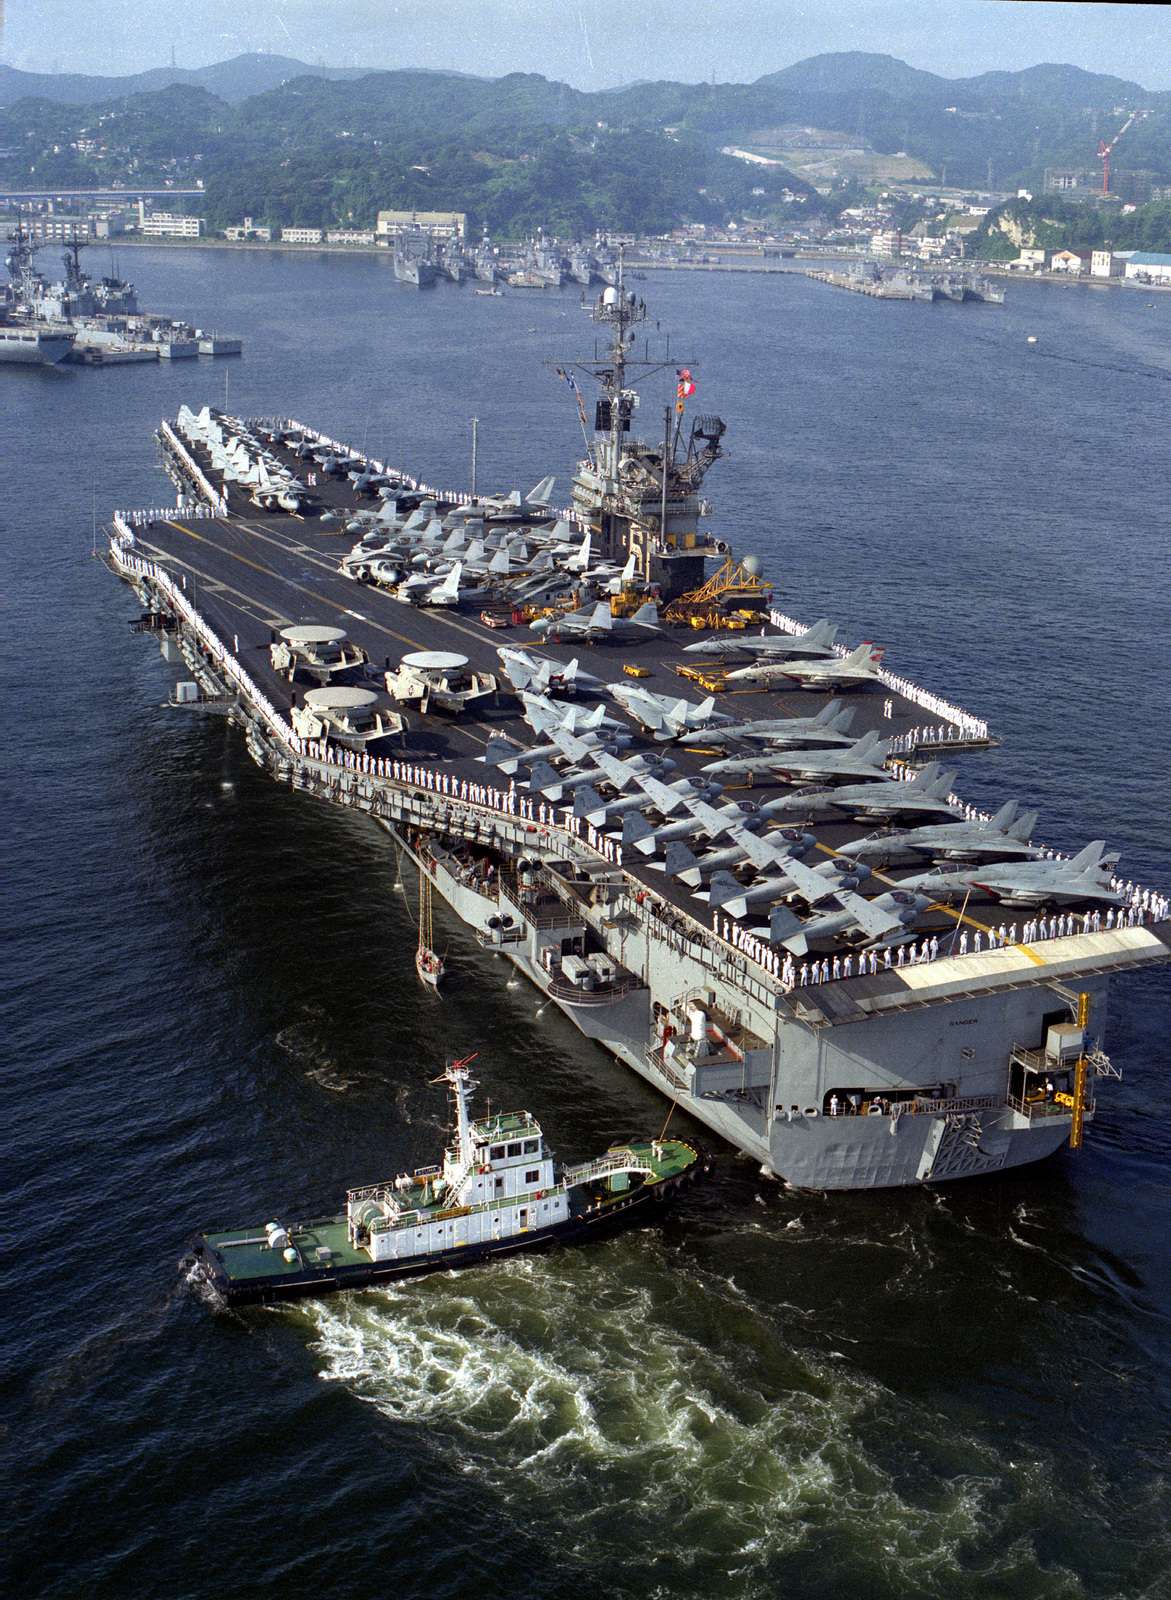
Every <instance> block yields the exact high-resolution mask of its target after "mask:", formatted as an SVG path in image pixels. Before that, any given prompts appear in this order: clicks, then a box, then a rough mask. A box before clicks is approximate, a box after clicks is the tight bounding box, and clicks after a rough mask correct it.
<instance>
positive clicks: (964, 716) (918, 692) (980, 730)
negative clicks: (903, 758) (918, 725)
mask: <svg viewBox="0 0 1171 1600" xmlns="http://www.w3.org/2000/svg"><path fill="white" fill-rule="evenodd" d="M882 681H883V683H885V684H886V686H887V687H888V688H889V689H896V690H897V691H898V693H899V694H901V695H902V697H903V699H904V700H910V701H912V702H913V703H914V704H915V705H917V706H922V707H923V708H924V709H925V710H926V711H934V713H935V715H936V716H937V717H946V718H947V720H948V721H949V722H951V723H954V724H955V726H956V727H957V728H958V729H959V730H960V738H962V739H986V738H987V737H988V724H987V723H986V722H982V721H981V720H980V719H979V718H978V717H970V716H969V715H968V713H967V712H966V711H961V710H960V708H959V707H958V706H953V705H949V704H948V702H947V701H946V700H944V699H941V698H940V696H939V695H937V694H932V693H931V692H930V691H929V690H927V689H920V688H919V686H918V685H917V684H914V683H912V682H911V681H910V680H909V679H908V678H896V677H895V676H894V675H893V673H889V672H884V673H882ZM931 731H932V732H934V729H932V730H931ZM920 742H923V741H920Z"/></svg>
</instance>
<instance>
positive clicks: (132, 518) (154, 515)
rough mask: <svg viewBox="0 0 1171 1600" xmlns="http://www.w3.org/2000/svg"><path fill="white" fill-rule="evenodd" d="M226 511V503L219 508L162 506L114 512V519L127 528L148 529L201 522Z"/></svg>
mask: <svg viewBox="0 0 1171 1600" xmlns="http://www.w3.org/2000/svg"><path fill="white" fill-rule="evenodd" d="M226 510H227V503H226V502H223V503H221V504H220V505H219V506H215V507H213V506H205V505H195V506H163V507H161V508H159V507H155V508H154V509H153V510H151V511H116V512H115V513H114V515H115V517H118V518H120V519H121V520H122V521H123V522H124V523H125V524H126V526H127V527H128V528H149V527H151V526H152V524H153V523H156V522H202V521H204V520H206V519H207V518H209V517H214V516H215V515H216V514H217V512H223V511H226Z"/></svg>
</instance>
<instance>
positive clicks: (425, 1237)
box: [192, 1056, 712, 1306]
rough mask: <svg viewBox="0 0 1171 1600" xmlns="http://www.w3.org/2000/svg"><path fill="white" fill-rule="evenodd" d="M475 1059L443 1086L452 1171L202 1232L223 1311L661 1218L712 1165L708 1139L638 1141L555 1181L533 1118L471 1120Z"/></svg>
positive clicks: (447, 1166)
mask: <svg viewBox="0 0 1171 1600" xmlns="http://www.w3.org/2000/svg"><path fill="white" fill-rule="evenodd" d="M474 1059H475V1058H474V1057H472V1056H469V1057H468V1058H467V1060H465V1061H457V1062H455V1063H454V1065H452V1066H450V1067H448V1068H447V1070H446V1072H445V1073H444V1077H443V1079H437V1080H436V1081H437V1082H443V1081H444V1079H445V1080H446V1081H447V1082H448V1083H450V1085H451V1087H452V1092H453V1095H454V1099H455V1110H456V1127H455V1140H454V1142H453V1143H452V1145H451V1146H450V1148H449V1149H448V1150H446V1151H445V1152H444V1156H443V1165H442V1167H421V1168H419V1170H418V1171H416V1172H415V1173H414V1174H411V1175H408V1174H404V1175H403V1176H401V1177H398V1178H394V1179H392V1180H391V1181H389V1182H386V1183H372V1184H367V1185H365V1186H364V1187H362V1188H359V1189H350V1190H349V1191H348V1193H347V1195H346V1209H345V1211H344V1212H342V1213H341V1215H340V1216H334V1217H326V1218H314V1219H311V1220H309V1221H302V1222H287V1223H286V1222H280V1221H273V1222H268V1223H263V1224H260V1225H258V1226H256V1227H247V1228H229V1229H227V1230H226V1231H224V1232H222V1233H202V1234H199V1235H198V1236H197V1237H196V1238H195V1239H194V1240H193V1241H192V1250H193V1252H194V1255H195V1265H194V1269H193V1272H194V1275H195V1276H197V1277H198V1278H201V1279H202V1280H203V1281H204V1283H206V1284H207V1285H208V1286H210V1288H211V1289H212V1291H213V1292H214V1294H215V1296H216V1298H218V1299H219V1300H220V1301H221V1302H222V1303H223V1304H225V1305H227V1306H243V1305H257V1304H267V1303H270V1302H272V1301H276V1300H297V1299H301V1298H302V1297H304V1296H306V1295H324V1294H332V1293H334V1292H335V1291H337V1290H339V1289H365V1288H368V1287H370V1286H371V1285H374V1284H379V1283H389V1282H390V1281H391V1280H392V1279H395V1278H408V1277H413V1276H415V1275H417V1274H420V1273H424V1272H438V1271H445V1270H451V1269H453V1268H456V1267H469V1266H472V1265H474V1264H475V1263H477V1262H480V1261H484V1260H489V1259H492V1258H495V1257H498V1256H510V1255H517V1254H518V1253H519V1252H521V1251H522V1250H540V1249H545V1248H548V1247H549V1246H550V1245H554V1244H574V1243H578V1242H579V1241H581V1240H585V1239H589V1238H593V1237H596V1236H599V1235H603V1234H609V1233H614V1232H617V1231H618V1230H619V1229H620V1228H625V1227H629V1226H631V1225H634V1224H637V1223H640V1222H645V1221H649V1220H653V1219H654V1218H655V1217H657V1216H658V1215H659V1214H660V1213H661V1211H662V1209H663V1207H664V1206H665V1205H666V1204H667V1203H668V1202H669V1201H671V1200H672V1199H674V1197H675V1196H676V1195H677V1194H679V1193H681V1192H682V1191H684V1190H686V1189H689V1188H690V1187H691V1186H692V1184H693V1183H695V1182H696V1181H698V1180H699V1179H700V1178H703V1177H705V1176H706V1175H707V1173H708V1172H709V1171H710V1170H711V1166H712V1158H711V1154H710V1152H709V1151H708V1150H707V1149H706V1148H705V1147H704V1146H703V1145H700V1144H689V1143H687V1142H686V1141H685V1140H682V1139H635V1140H632V1141H631V1142H630V1143H628V1144H621V1145H613V1146H611V1148H610V1149H609V1150H607V1151H606V1153H605V1155H602V1156H599V1157H597V1159H595V1160H593V1161H588V1162H586V1163H585V1164H584V1165H582V1166H578V1167H567V1168H565V1169H564V1170H563V1171H562V1172H561V1174H560V1176H557V1175H556V1173H555V1171H554V1159H553V1155H552V1152H551V1151H550V1150H549V1149H548V1147H547V1146H546V1144H545V1140H544V1136H543V1134H542V1133H541V1128H540V1125H539V1123H537V1122H535V1121H534V1120H533V1118H532V1116H531V1115H530V1113H529V1112H527V1111H523V1112H519V1113H518V1112H508V1113H503V1114H500V1113H498V1114H497V1115H496V1116H492V1117H486V1118H485V1119H484V1120H483V1121H482V1122H472V1121H470V1120H469V1117H468V1109H467V1097H468V1095H469V1094H470V1093H471V1092H472V1091H473V1090H474V1089H475V1088H476V1084H475V1083H473V1082H472V1081H471V1079H470V1078H469V1076H468V1070H467V1069H468V1062H470V1061H472V1060H474Z"/></svg>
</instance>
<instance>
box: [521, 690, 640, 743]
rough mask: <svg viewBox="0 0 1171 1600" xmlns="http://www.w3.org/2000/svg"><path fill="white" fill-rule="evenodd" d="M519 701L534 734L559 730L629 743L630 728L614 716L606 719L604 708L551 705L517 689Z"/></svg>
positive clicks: (535, 695) (538, 697) (543, 699)
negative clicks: (593, 734) (591, 708)
mask: <svg viewBox="0 0 1171 1600" xmlns="http://www.w3.org/2000/svg"><path fill="white" fill-rule="evenodd" d="M520 698H521V702H522V704H523V705H524V708H525V721H526V722H527V723H528V725H529V727H530V728H534V729H536V731H537V732H538V733H543V734H546V735H548V736H550V737H551V736H552V734H553V731H554V730H555V729H558V728H561V729H564V730H565V732H567V733H600V734H604V736H605V737H606V739H611V738H617V739H621V740H622V741H623V742H624V743H625V744H629V743H630V729H629V728H628V727H627V726H626V724H625V723H624V722H621V721H620V720H619V719H618V718H617V717H608V716H607V715H606V709H605V707H604V706H600V705H599V706H595V707H594V708H593V710H592V711H587V710H586V708H585V707H584V706H573V705H569V706H567V705H554V703H553V701H552V700H550V699H548V698H547V697H546V696H545V695H542V694H530V693H529V692H528V690H527V689H522V690H521V692H520Z"/></svg>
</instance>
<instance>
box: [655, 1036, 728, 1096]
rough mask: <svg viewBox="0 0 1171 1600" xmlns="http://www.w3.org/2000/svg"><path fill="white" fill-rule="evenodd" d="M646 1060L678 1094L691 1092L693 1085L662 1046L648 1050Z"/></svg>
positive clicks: (710, 1058)
mask: <svg viewBox="0 0 1171 1600" xmlns="http://www.w3.org/2000/svg"><path fill="white" fill-rule="evenodd" d="M707 1059H708V1060H709V1061H711V1060H714V1059H715V1058H714V1057H711V1056H709V1057H708V1058H707ZM728 1059H729V1060H731V1059H732V1058H731V1057H729V1058H728ZM646 1062H647V1065H648V1066H649V1067H653V1068H654V1070H655V1071H656V1072H657V1073H658V1074H659V1075H660V1076H661V1077H663V1078H665V1079H666V1080H667V1082H668V1083H669V1084H670V1085H671V1087H672V1089H674V1090H675V1092H676V1093H677V1094H687V1093H689V1092H690V1089H691V1085H690V1084H689V1083H688V1081H687V1079H686V1078H685V1077H683V1076H682V1074H680V1073H678V1072H676V1070H675V1068H674V1067H673V1066H672V1065H671V1062H670V1060H669V1059H668V1058H667V1057H666V1056H665V1055H664V1054H663V1051H662V1049H661V1048H658V1047H656V1048H654V1049H651V1050H648V1051H646Z"/></svg>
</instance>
